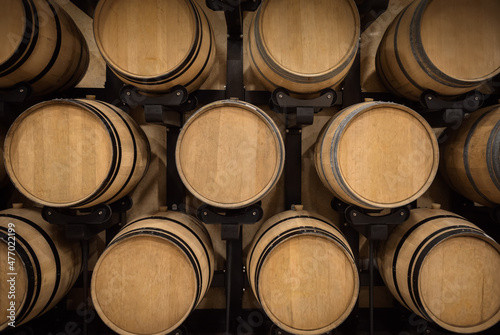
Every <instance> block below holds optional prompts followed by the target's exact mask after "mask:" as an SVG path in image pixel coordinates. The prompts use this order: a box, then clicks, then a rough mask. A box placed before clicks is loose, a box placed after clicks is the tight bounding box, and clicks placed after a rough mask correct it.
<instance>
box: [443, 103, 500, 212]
mask: <svg viewBox="0 0 500 335" xmlns="http://www.w3.org/2000/svg"><path fill="white" fill-rule="evenodd" d="M499 122H500V105H494V106H490V107H485V108H482V109H480V110H478V111H476V112H474V113H472V114H471V115H470V116H469V117H468V118H467V119H465V120H464V122H463V123H462V124H461V126H460V127H459V128H458V129H456V130H454V131H449V132H448V133H447V135H448V137H447V138H446V141H445V142H444V143H443V144H442V151H441V165H440V173H441V175H442V176H443V178H444V180H445V181H446V182H447V183H448V185H450V187H451V188H452V189H454V190H455V191H456V192H458V193H460V194H461V195H463V196H464V197H466V198H468V199H470V200H472V201H474V202H477V203H480V204H482V205H485V206H488V207H493V206H495V204H497V203H500V169H499V167H498V163H497V162H498V149H497V148H498V145H499V143H500V137H499V135H498V133H497V131H498V130H497V127H498V123H499ZM478 163H479V164H478Z"/></svg>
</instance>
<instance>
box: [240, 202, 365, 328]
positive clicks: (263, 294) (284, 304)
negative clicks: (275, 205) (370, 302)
mask: <svg viewBox="0 0 500 335" xmlns="http://www.w3.org/2000/svg"><path fill="white" fill-rule="evenodd" d="M247 271H248V279H249V282H250V285H251V286H252V289H253V291H254V293H255V295H256V297H257V300H258V301H259V302H260V304H261V305H262V308H263V309H264V311H265V312H266V314H267V315H268V316H269V318H270V319H271V320H272V321H273V322H274V323H275V324H276V325H277V326H279V327H280V328H281V329H283V330H285V331H287V332H289V333H292V334H323V333H325V332H328V331H330V330H332V329H334V328H336V327H337V326H339V325H340V324H341V323H342V322H343V321H344V320H345V319H346V318H347V316H348V315H349V314H350V312H351V310H352V309H353V307H354V304H355V302H356V300H357V297H358V291H359V279H358V271H357V268H356V264H355V261H354V257H353V255H352V251H351V249H350V247H349V245H348V243H347V241H346V240H345V238H344V236H343V235H342V233H341V232H340V230H339V229H338V228H336V227H335V226H334V225H333V223H331V222H330V221H329V220H328V219H326V218H324V217H322V216H319V215H317V214H314V213H311V212H308V211H303V210H301V211H287V212H283V213H279V214H277V215H275V216H273V217H271V218H270V219H269V220H267V221H266V222H265V223H264V224H263V225H262V226H261V228H260V229H259V231H258V232H257V233H256V235H255V237H254V240H253V243H252V245H251V247H250V251H249V253H248V257H247Z"/></svg>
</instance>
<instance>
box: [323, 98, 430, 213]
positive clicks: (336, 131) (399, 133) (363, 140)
mask: <svg viewBox="0 0 500 335" xmlns="http://www.w3.org/2000/svg"><path fill="white" fill-rule="evenodd" d="M315 164H316V170H317V172H318V175H319V177H320V179H321V180H322V182H323V184H324V185H325V186H326V187H327V188H328V189H329V190H330V191H331V192H332V193H333V194H335V195H336V196H337V197H339V198H340V199H341V200H343V201H345V202H347V203H351V204H355V205H358V206H361V207H365V208H393V207H398V206H403V205H406V204H408V203H410V202H412V201H413V200H415V199H417V198H418V197H419V196H420V195H422V194H423V193H424V192H425V191H426V190H427V189H428V188H429V186H430V185H431V183H432V181H433V180H434V177H435V175H436V172H437V168H438V164H439V148H438V144H437V140H436V137H435V135H434V133H433V131H432V128H431V127H430V126H429V125H428V124H427V122H426V121H425V120H424V119H423V118H422V117H421V116H420V115H418V114H417V113H416V112H415V111H413V110H411V109H410V108H408V107H405V106H403V105H399V104H394V103H386V102H365V103H360V104H356V105H353V106H351V107H348V108H346V109H344V110H342V111H340V112H339V113H337V114H336V115H335V116H334V117H332V119H331V120H330V122H328V123H327V124H326V125H325V127H324V128H323V130H322V131H321V132H320V134H319V136H318V141H317V144H316V148H315Z"/></svg>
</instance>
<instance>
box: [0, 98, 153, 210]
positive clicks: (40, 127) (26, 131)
mask: <svg viewBox="0 0 500 335" xmlns="http://www.w3.org/2000/svg"><path fill="white" fill-rule="evenodd" d="M149 152H150V150H149V142H148V139H147V138H146V135H145V134H144V132H143V131H142V129H141V128H140V127H139V126H138V125H137V124H136V123H135V122H134V120H132V118H131V117H130V116H129V115H128V114H126V113H125V112H123V111H122V110H120V109H119V108H118V107H115V106H113V105H111V104H108V103H105V102H101V101H95V100H85V99H78V100H52V101H46V102H42V103H39V104H37V105H35V106H33V107H31V108H29V109H28V110H26V111H25V112H24V113H22V114H21V115H20V116H19V117H18V118H17V119H16V120H15V121H14V123H13V124H12V126H11V127H10V129H9V131H8V133H7V136H6V139H5V148H4V157H5V168H6V170H7V173H8V175H9V177H10V179H11V180H12V183H13V184H14V186H16V188H17V189H18V190H19V191H20V192H21V193H22V194H23V195H25V196H26V197H27V198H29V199H31V200H33V201H35V202H37V203H40V204H43V205H46V206H52V207H74V208H83V207H91V206H94V205H96V204H99V203H105V202H109V203H110V202H113V201H116V200H118V199H120V198H121V197H123V196H125V195H127V194H128V193H129V192H130V191H131V190H132V189H133V188H134V187H135V185H136V184H137V183H138V182H139V181H140V179H141V178H142V177H143V175H144V174H145V172H146V169H147V166H148V162H149V155H150V154H149Z"/></svg>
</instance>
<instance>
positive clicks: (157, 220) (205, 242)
mask: <svg viewBox="0 0 500 335" xmlns="http://www.w3.org/2000/svg"><path fill="white" fill-rule="evenodd" d="M174 227H176V229H179V230H175V229H173V228H174ZM158 230H170V231H171V232H175V233H178V234H179V235H176V236H177V237H179V238H180V240H182V241H184V242H185V243H188V244H189V245H190V247H191V248H192V249H193V250H194V256H195V257H196V259H197V260H198V261H200V260H202V261H204V263H203V264H204V265H206V266H205V267H203V268H201V272H200V273H199V275H200V278H201V282H198V285H197V286H198V287H199V288H200V289H199V292H198V295H197V298H196V299H195V300H193V301H192V305H191V308H190V311H189V312H188V313H187V314H185V315H184V316H183V317H182V318H181V319H179V320H178V321H177V322H176V323H175V324H172V325H165V327H167V328H165V329H164V330H162V331H160V332H157V333H155V334H167V333H170V332H172V331H173V330H175V329H176V328H177V327H179V326H180V325H181V324H182V322H184V320H185V319H186V318H187V317H188V316H189V313H190V312H192V311H193V310H194V309H195V308H196V306H197V305H198V304H199V303H200V302H201V300H202V299H203V297H204V295H205V294H206V292H207V291H208V289H209V287H210V284H211V281H212V279H213V275H214V269H215V258H214V257H215V256H214V251H213V247H212V241H211V239H210V236H209V234H208V231H207V229H206V228H205V226H204V225H203V224H202V223H201V222H200V221H198V220H197V219H196V218H195V217H193V216H191V215H187V214H184V213H181V212H175V211H168V212H166V211H162V210H160V212H157V213H155V214H153V215H151V216H148V215H146V216H141V217H139V218H137V219H135V220H133V221H131V222H129V223H127V224H126V225H125V226H124V227H123V228H122V229H121V230H120V232H119V233H118V234H117V235H116V236H115V237H114V238H113V240H111V242H110V243H109V245H108V246H107V248H106V249H105V250H104V252H103V253H102V254H101V256H100V258H99V259H98V262H97V264H96V266H95V268H94V274H93V276H92V281H91V296H92V301H93V303H94V307H95V309H96V312H97V313H98V314H99V316H100V318H101V320H103V322H104V323H105V324H106V325H107V326H108V327H110V328H111V329H112V330H113V331H115V332H117V333H119V334H127V335H132V334H139V333H138V332H131V331H130V330H127V329H123V328H119V327H118V326H117V325H116V324H115V323H113V321H112V320H110V319H109V318H108V317H107V316H106V312H105V311H103V309H102V307H101V304H100V303H99V299H98V293H97V290H96V286H97V285H96V281H97V279H96V278H97V276H98V275H99V271H100V270H101V264H102V263H103V260H104V258H105V257H106V256H107V255H108V254H109V253H110V252H112V249H113V246H115V245H117V244H118V243H126V241H127V239H129V238H133V237H134V236H139V237H140V236H141V235H140V234H150V233H151V234H153V233H154V231H158ZM174 235H175V234H174ZM156 237H157V238H162V237H161V236H159V235H158V236H156ZM137 275H138V276H142V275H143V274H142V273H137ZM131 308H132V309H133V308H134V306H131ZM151 308H152V309H156V308H157V306H156V305H155V306H151ZM140 334H143V333H142V332H141V333H140Z"/></svg>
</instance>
